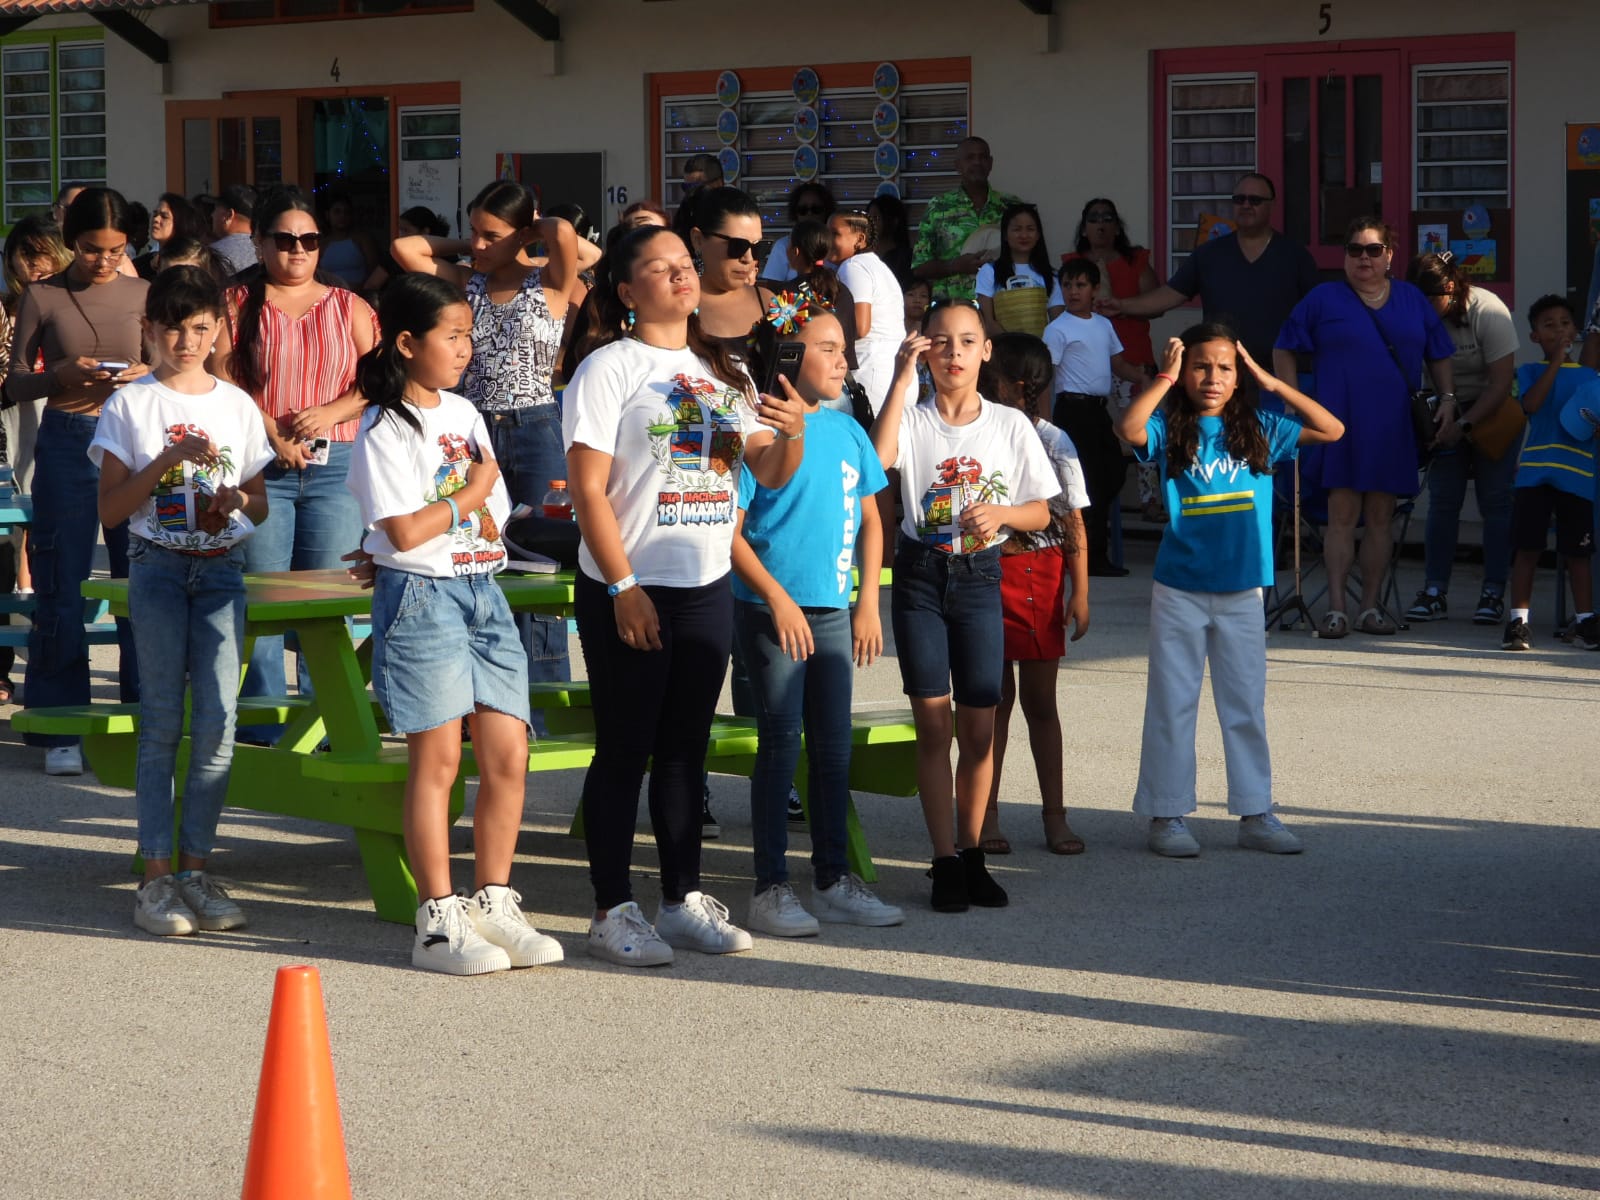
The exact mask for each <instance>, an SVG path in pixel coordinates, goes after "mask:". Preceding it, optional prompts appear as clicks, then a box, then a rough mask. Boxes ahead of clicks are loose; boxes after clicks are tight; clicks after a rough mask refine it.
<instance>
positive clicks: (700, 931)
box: [656, 892, 755, 954]
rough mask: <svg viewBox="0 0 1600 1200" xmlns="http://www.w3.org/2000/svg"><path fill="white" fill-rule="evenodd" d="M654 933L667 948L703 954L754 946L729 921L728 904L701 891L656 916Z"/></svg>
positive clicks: (732, 952) (735, 950)
mask: <svg viewBox="0 0 1600 1200" xmlns="http://www.w3.org/2000/svg"><path fill="white" fill-rule="evenodd" d="M656 932H657V933H658V934H660V935H661V938H662V940H663V941H665V942H666V943H667V945H669V946H676V947H677V948H678V949H680V950H698V951H700V953H702V954H736V953H738V952H739V951H740V950H748V949H750V947H751V946H753V945H755V943H754V942H753V941H751V940H750V935H749V934H748V933H746V932H745V931H744V930H742V929H740V928H739V927H738V926H737V925H735V924H733V923H732V922H730V921H729V920H728V908H727V905H725V904H723V903H721V902H720V901H719V900H717V899H716V898H715V897H712V896H708V895H706V894H705V893H704V892H690V893H689V894H688V895H687V896H685V897H684V898H683V903H682V904H680V905H678V906H677V907H676V908H668V907H667V906H666V905H665V904H663V905H662V906H661V911H660V912H658V913H656Z"/></svg>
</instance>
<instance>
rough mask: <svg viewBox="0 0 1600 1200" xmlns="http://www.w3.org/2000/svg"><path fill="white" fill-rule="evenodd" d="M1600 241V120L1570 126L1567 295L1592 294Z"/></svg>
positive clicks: (1579, 296)
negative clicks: (1597, 248) (1592, 281)
mask: <svg viewBox="0 0 1600 1200" xmlns="http://www.w3.org/2000/svg"><path fill="white" fill-rule="evenodd" d="M1597 243H1600V121H1591V122H1588V123H1586V124H1577V125H1568V126H1567V294H1568V295H1569V296H1573V297H1575V298H1576V299H1577V300H1578V301H1580V302H1581V301H1583V300H1584V299H1585V298H1586V297H1587V296H1588V294H1589V275H1590V273H1591V272H1592V271H1593V270H1594V261H1595V246H1596V244H1597Z"/></svg>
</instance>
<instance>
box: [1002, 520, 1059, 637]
mask: <svg viewBox="0 0 1600 1200" xmlns="http://www.w3.org/2000/svg"><path fill="white" fill-rule="evenodd" d="M1066 602H1067V572H1066V560H1065V559H1064V558H1063V557H1062V554H1061V547H1060V546H1047V547H1046V548H1045V549H1043V550H1029V551H1026V552H1025V553H1022V554H1003V555H1001V556H1000V607H1001V612H1002V614H1003V617H1004V621H1005V654H1006V661H1007V662H1027V661H1029V660H1033V659H1048V658H1060V657H1061V656H1062V655H1064V654H1065V653H1066V652H1067V621H1066V613H1065V608H1066Z"/></svg>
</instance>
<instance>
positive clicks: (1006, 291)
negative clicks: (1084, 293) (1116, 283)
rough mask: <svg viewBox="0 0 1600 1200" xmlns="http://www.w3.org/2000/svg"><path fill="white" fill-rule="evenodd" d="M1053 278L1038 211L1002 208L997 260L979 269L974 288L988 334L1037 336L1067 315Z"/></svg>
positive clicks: (1017, 206)
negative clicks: (1062, 315)
mask: <svg viewBox="0 0 1600 1200" xmlns="http://www.w3.org/2000/svg"><path fill="white" fill-rule="evenodd" d="M1053 275H1054V272H1053V270H1052V268H1051V266H1050V251H1049V250H1048V249H1046V248H1045V244H1044V224H1043V222H1041V221H1040V219H1039V210H1038V209H1037V208H1035V207H1034V206H1033V205H1031V204H1020V203H1019V204H1009V205H1007V206H1006V208H1005V211H1004V212H1002V213H1001V214H1000V257H999V258H998V259H997V260H996V261H994V262H992V263H984V264H983V266H981V267H979V268H978V278H977V281H976V282H975V284H974V288H975V290H976V292H977V296H978V311H979V312H981V313H982V314H983V324H984V328H985V329H987V330H988V331H989V336H990V337H991V338H996V337H999V336H1000V335H1001V334H1002V333H1007V332H1010V333H1030V334H1032V335H1033V336H1034V337H1039V336H1040V335H1042V334H1043V333H1044V327H1045V325H1046V324H1048V323H1049V322H1051V321H1053V320H1055V319H1056V318H1057V317H1059V316H1060V315H1061V314H1062V313H1063V312H1065V311H1066V301H1065V300H1063V299H1062V297H1061V285H1060V284H1059V283H1057V282H1056V280H1055V279H1054V277H1053Z"/></svg>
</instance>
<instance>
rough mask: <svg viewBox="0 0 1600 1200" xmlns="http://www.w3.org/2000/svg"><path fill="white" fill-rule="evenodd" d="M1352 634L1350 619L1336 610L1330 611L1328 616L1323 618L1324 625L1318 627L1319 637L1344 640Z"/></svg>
mask: <svg viewBox="0 0 1600 1200" xmlns="http://www.w3.org/2000/svg"><path fill="white" fill-rule="evenodd" d="M1349 632H1350V618H1349V617H1347V616H1345V615H1344V613H1342V612H1340V611H1339V610H1338V609H1336V608H1331V609H1329V610H1328V615H1327V616H1325V617H1323V618H1322V624H1321V625H1319V626H1317V636H1318V637H1325V638H1342V637H1345V636H1347V635H1348V634H1349Z"/></svg>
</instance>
